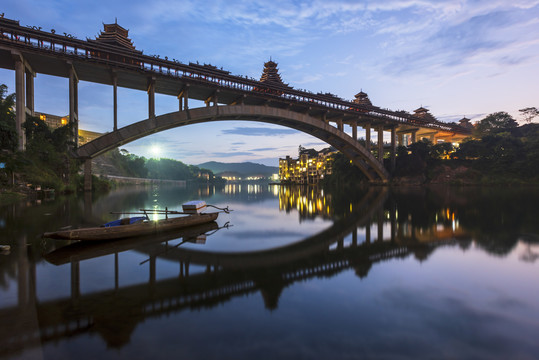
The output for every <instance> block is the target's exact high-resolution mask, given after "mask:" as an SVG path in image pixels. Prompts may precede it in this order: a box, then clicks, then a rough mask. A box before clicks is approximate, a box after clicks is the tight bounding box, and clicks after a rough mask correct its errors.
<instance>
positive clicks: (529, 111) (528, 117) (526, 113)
mask: <svg viewBox="0 0 539 360" xmlns="http://www.w3.org/2000/svg"><path fill="white" fill-rule="evenodd" d="M519 111H520V113H521V115H522V117H523V118H524V120H525V121H526V122H527V123H528V124H529V123H531V121H532V120H533V118H534V117H536V116H539V110H538V109H537V108H536V107H527V108H524V109H520V110H519Z"/></svg>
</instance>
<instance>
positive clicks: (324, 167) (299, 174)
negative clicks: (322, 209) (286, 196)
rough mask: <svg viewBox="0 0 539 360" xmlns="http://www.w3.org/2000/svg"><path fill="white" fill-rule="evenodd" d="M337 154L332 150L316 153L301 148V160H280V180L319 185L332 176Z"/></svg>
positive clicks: (327, 149) (287, 158)
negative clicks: (334, 158)
mask: <svg viewBox="0 0 539 360" xmlns="http://www.w3.org/2000/svg"><path fill="white" fill-rule="evenodd" d="M335 153H336V151H335V150H334V149H332V148H325V149H323V150H321V151H316V150H314V149H304V148H301V147H300V153H299V158H297V159H292V158H291V157H290V156H287V157H286V158H284V159H279V178H280V179H281V181H282V182H290V183H293V184H318V182H319V181H320V180H321V179H323V178H324V176H325V175H329V174H331V171H332V166H333V157H334V155H335Z"/></svg>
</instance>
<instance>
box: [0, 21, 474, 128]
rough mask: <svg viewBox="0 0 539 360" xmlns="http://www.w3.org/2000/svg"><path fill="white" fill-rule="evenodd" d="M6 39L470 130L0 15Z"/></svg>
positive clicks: (311, 103)
mask: <svg viewBox="0 0 539 360" xmlns="http://www.w3.org/2000/svg"><path fill="white" fill-rule="evenodd" d="M2 42H8V43H9V44H10V45H11V46H14V47H18V48H28V47H30V48H32V50H34V51H38V52H44V53H51V52H52V53H54V54H62V55H65V56H68V57H74V58H77V59H84V60H91V61H95V62H98V63H104V64H108V65H114V66H116V67H119V68H125V69H129V70H134V69H137V70H143V71H147V72H150V73H157V74H161V75H165V76H170V77H176V78H181V79H182V80H185V81H187V82H190V83H199V84H200V85H203V86H210V87H214V88H215V89H219V88H227V89H232V90H237V91H240V92H244V93H245V94H250V95H252V94H253V93H255V92H256V94H257V96H259V97H262V98H266V99H273V100H276V101H280V102H282V101H283V100H284V101H285V102H288V103H298V104H302V105H304V106H308V107H317V108H319V109H320V110H322V111H324V110H326V111H329V110H336V111H339V112H342V113H344V114H347V115H352V116H358V117H363V118H370V119H375V120H380V121H384V122H389V123H393V124H404V125H412V126H419V127H424V128H432V129H435V130H443V131H448V132H455V133H462V134H469V133H470V131H469V130H468V129H465V128H463V127H461V126H459V125H454V124H447V123H443V122H440V121H437V120H425V119H422V118H419V117H417V116H414V115H412V114H407V113H403V112H397V111H392V110H389V109H382V108H379V107H376V106H372V105H362V104H357V103H355V102H352V101H347V100H343V99H341V98H339V97H337V96H333V95H329V94H315V93H311V92H308V91H302V90H296V89H293V88H290V87H280V86H275V85H272V84H265V83H263V82H260V81H257V80H255V79H252V78H248V77H243V76H237V75H231V74H230V73H229V72H227V71H223V70H219V69H217V68H216V67H214V66H211V65H199V64H189V65H187V64H183V63H181V62H179V61H178V60H176V59H172V60H169V59H168V57H165V58H164V59H162V58H161V57H160V56H158V55H154V56H151V55H144V54H143V53H142V52H139V51H136V50H128V49H125V50H124V49H121V48H117V47H115V46H111V45H108V44H103V43H98V42H96V41H92V40H88V39H87V40H80V39H77V38H75V37H74V36H72V35H70V34H66V33H64V35H58V34H56V33H55V32H54V31H53V30H51V32H46V31H43V30H41V28H37V27H31V26H27V27H22V26H20V25H19V23H18V21H13V20H9V19H4V18H0V43H2Z"/></svg>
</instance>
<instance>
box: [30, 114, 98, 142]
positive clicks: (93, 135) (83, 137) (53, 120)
mask: <svg viewBox="0 0 539 360" xmlns="http://www.w3.org/2000/svg"><path fill="white" fill-rule="evenodd" d="M36 117H38V118H39V120H42V121H44V122H45V124H47V126H48V127H49V128H51V129H52V130H55V129H58V128H59V127H62V126H65V125H67V124H69V115H66V116H58V115H51V114H45V113H39V112H36ZM101 135H103V134H102V133H98V132H94V131H88V130H82V129H79V146H80V145H84V144H86V143H87V142H90V141H92V140H94V139H97V138H98V137H100V136H101Z"/></svg>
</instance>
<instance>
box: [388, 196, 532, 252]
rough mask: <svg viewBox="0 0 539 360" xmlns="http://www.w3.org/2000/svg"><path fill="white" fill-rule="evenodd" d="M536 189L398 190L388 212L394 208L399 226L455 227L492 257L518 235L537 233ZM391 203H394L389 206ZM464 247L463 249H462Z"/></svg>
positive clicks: (507, 249) (510, 246) (511, 244)
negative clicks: (471, 237) (460, 229)
mask: <svg viewBox="0 0 539 360" xmlns="http://www.w3.org/2000/svg"><path fill="white" fill-rule="evenodd" d="M538 196H539V191H538V190H537V189H526V190H525V191H523V190H522V189H500V188H487V189H484V188H476V187H469V188H456V187H451V188H448V187H429V188H413V189H398V190H397V191H394V192H393V193H392V196H391V199H390V200H388V205H387V208H390V207H391V206H396V207H397V209H398V219H397V221H398V223H399V225H400V226H402V225H404V224H405V223H407V222H409V223H411V225H412V227H414V228H416V229H428V228H429V227H432V226H433V225H440V226H449V227H451V226H453V227H455V226H458V227H460V228H462V229H463V230H464V231H465V232H467V233H470V234H472V235H473V238H474V240H475V243H476V244H477V245H478V246H479V247H481V248H482V249H484V250H485V251H487V252H488V253H490V254H494V255H506V254H508V253H509V252H510V251H511V250H512V249H513V248H514V247H515V245H516V243H517V242H518V240H519V234H521V233H526V232H527V233H539V223H538V222H537V220H536V219H537V205H536V204H537V198H538ZM391 202H394V204H393V205H391ZM462 246H465V245H462Z"/></svg>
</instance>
